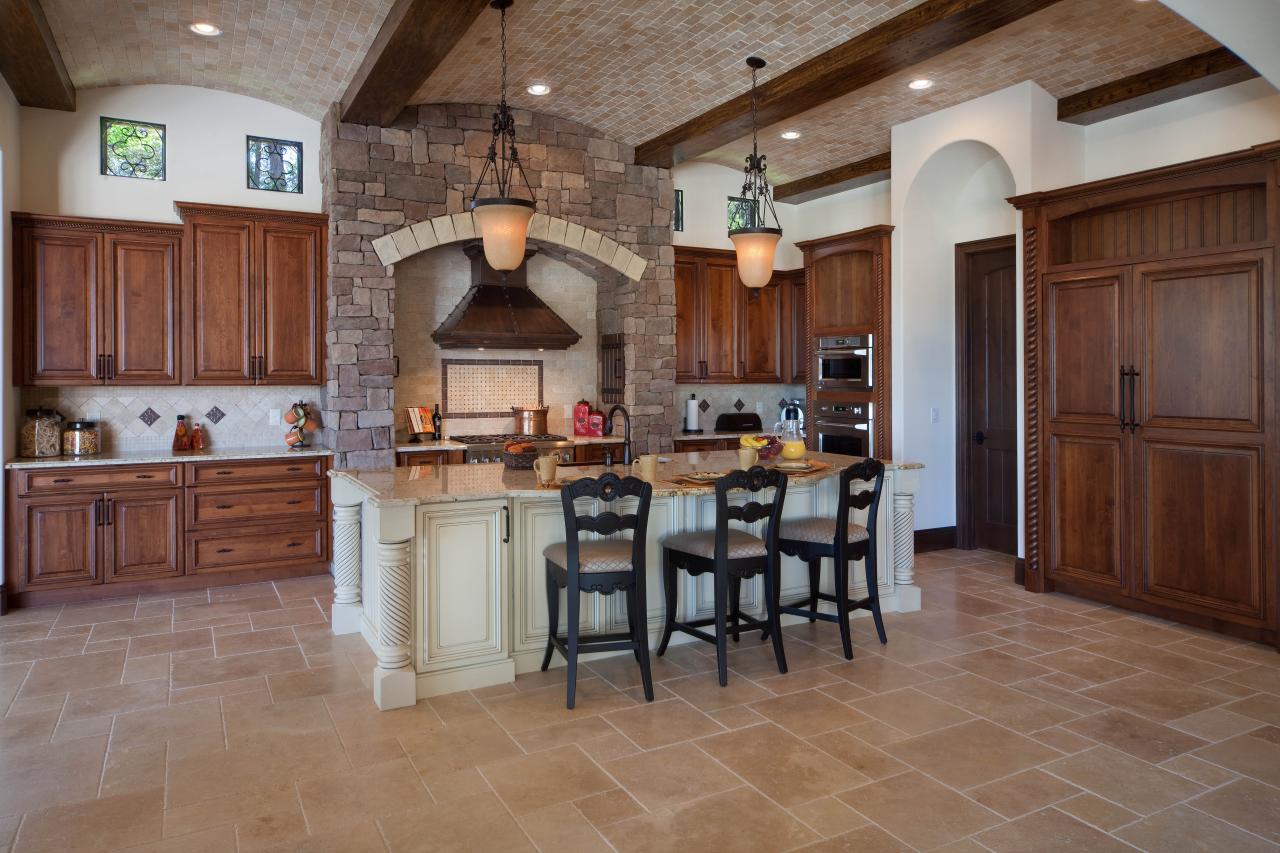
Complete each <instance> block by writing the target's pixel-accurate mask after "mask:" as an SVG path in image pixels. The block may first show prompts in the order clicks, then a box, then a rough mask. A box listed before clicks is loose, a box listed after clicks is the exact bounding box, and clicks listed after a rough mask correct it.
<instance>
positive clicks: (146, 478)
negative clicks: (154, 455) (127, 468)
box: [133, 474, 156, 480]
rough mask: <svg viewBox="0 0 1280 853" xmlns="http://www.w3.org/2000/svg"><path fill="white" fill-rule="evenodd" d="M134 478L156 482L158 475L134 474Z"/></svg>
mask: <svg viewBox="0 0 1280 853" xmlns="http://www.w3.org/2000/svg"><path fill="white" fill-rule="evenodd" d="M133 478H134V479H135V480H154V479H155V478H156V475H155V474H134V475H133Z"/></svg>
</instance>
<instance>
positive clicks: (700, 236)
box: [671, 162, 804, 270]
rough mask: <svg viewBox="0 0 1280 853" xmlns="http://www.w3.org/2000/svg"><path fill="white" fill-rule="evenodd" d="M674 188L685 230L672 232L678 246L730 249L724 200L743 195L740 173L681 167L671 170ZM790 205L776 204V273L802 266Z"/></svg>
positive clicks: (724, 168)
mask: <svg viewBox="0 0 1280 853" xmlns="http://www.w3.org/2000/svg"><path fill="white" fill-rule="evenodd" d="M671 178H672V181H673V182H674V183H675V188H676V189H678V190H681V191H683V192H684V230H683V231H675V232H672V242H673V243H675V244H676V245H677V246H698V247H700V248H703V249H730V250H732V249H733V241H732V240H730V239H729V228H728V210H727V207H726V203H727V200H728V199H729V197H730V196H740V195H741V194H742V170H740V169H730V168H729V167H728V166H721V165H719V164H718V163H696V162H690V163H681V164H680V165H678V166H676V167H675V168H674V169H672V170H671ZM798 209H799V208H798V207H797V206H795V205H790V204H779V205H778V206H777V211H778V224H779V225H781V226H782V240H781V241H780V242H779V243H778V251H777V254H775V255H774V257H773V268H774V269H776V270H793V269H798V268H800V267H802V266H804V256H803V255H802V254H801V253H800V250H799V249H797V248H796V246H795V241H796V240H797V239H801V238H799V237H797V236H796V231H797V228H796V221H797V218H796V217H797V210H798Z"/></svg>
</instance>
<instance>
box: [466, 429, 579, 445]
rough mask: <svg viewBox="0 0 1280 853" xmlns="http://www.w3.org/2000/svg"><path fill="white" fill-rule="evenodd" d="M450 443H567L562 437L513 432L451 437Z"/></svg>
mask: <svg viewBox="0 0 1280 853" xmlns="http://www.w3.org/2000/svg"><path fill="white" fill-rule="evenodd" d="M449 440H450V441H457V442H460V443H462V444H502V443H503V442H507V441H568V440H569V439H567V438H565V437H564V436H563V435H550V434H544V435H519V434H517V433H513V432H500V433H491V434H488V435H451V436H449Z"/></svg>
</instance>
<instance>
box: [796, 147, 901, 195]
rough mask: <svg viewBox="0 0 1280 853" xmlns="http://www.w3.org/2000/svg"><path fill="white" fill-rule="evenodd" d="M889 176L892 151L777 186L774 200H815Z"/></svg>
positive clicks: (885, 178)
mask: <svg viewBox="0 0 1280 853" xmlns="http://www.w3.org/2000/svg"><path fill="white" fill-rule="evenodd" d="M888 179H889V152H888V151H886V152H884V153H883V154H876V155H875V156H873V157H868V158H867V159H865V160H859V161H858V162H856V163H848V164H846V165H844V166H836V167H835V168H834V169H828V170H827V171H825V172H819V173H818V174H816V175H810V176H809V177H807V178H800V179H798V180H795V181H788V182H787V183H785V184H778V185H777V186H776V187H774V188H773V200H774V201H785V202H787V203H788V204H799V203H800V202H802V201H812V200H813V199H815V198H821V197H822V196H825V195H831V194H832V193H838V192H844V191H845V190H851V189H854V188H856V187H865V186H867V185H868V184H874V183H876V182H878V181H885V180H888Z"/></svg>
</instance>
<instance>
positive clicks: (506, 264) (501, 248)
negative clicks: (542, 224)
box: [471, 198, 534, 272]
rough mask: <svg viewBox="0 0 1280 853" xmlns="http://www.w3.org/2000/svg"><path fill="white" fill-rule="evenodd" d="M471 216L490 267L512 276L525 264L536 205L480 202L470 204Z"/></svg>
mask: <svg viewBox="0 0 1280 853" xmlns="http://www.w3.org/2000/svg"><path fill="white" fill-rule="evenodd" d="M471 212H472V215H473V216H474V217H475V222H476V228H477V229H478V230H479V231H480V240H481V241H482V242H483V243H484V259H485V260H486V261H487V262H488V263H489V266H491V267H493V268H494V269H495V270H502V271H507V272H509V271H511V270H513V269H515V268H516V267H518V266H520V265H521V264H522V263H524V248H525V239H526V238H527V237H528V236H529V220H531V219H532V218H533V212H534V206H533V202H531V201H526V200H525V199H522V198H478V199H476V200H475V201H473V202H471Z"/></svg>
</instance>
